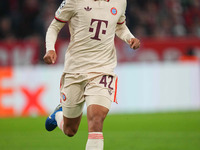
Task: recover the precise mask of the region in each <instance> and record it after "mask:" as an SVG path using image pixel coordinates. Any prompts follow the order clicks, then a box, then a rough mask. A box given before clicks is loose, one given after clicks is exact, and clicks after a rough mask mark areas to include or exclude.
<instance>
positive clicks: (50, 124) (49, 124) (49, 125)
mask: <svg viewBox="0 0 200 150" xmlns="http://www.w3.org/2000/svg"><path fill="white" fill-rule="evenodd" d="M58 111H62V106H61V104H59V105H58V106H57V107H56V109H55V110H54V112H53V113H52V114H51V115H49V117H48V118H47V119H46V122H45V128H46V130H47V131H52V130H54V129H55V128H56V127H57V122H56V113H57V112H58Z"/></svg>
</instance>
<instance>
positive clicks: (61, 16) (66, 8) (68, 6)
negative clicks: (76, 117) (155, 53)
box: [55, 0, 76, 23]
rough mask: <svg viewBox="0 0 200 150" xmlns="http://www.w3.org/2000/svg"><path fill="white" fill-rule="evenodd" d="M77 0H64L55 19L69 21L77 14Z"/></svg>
mask: <svg viewBox="0 0 200 150" xmlns="http://www.w3.org/2000/svg"><path fill="white" fill-rule="evenodd" d="M75 6H76V2H75V0H63V2H62V3H61V5H60V7H59V8H58V10H57V11H56V13H55V19H56V20H58V21H60V22H64V23H65V22H67V21H69V20H70V18H71V17H72V16H73V15H74V14H75Z"/></svg>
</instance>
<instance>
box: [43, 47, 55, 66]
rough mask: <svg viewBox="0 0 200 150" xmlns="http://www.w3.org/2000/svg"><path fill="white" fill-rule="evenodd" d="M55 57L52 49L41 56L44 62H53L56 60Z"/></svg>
mask: <svg viewBox="0 0 200 150" xmlns="http://www.w3.org/2000/svg"><path fill="white" fill-rule="evenodd" d="M56 58H57V55H56V52H55V51H54V50H49V51H47V52H46V54H45V55H44V57H43V59H44V62H45V63H47V64H54V63H55V62H56Z"/></svg>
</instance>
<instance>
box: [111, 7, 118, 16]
mask: <svg viewBox="0 0 200 150" xmlns="http://www.w3.org/2000/svg"><path fill="white" fill-rule="evenodd" d="M110 12H111V14H113V15H117V9H116V8H115V7H112V8H111V10H110Z"/></svg>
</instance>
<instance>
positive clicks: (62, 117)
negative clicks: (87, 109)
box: [55, 74, 86, 137]
mask: <svg viewBox="0 0 200 150" xmlns="http://www.w3.org/2000/svg"><path fill="white" fill-rule="evenodd" d="M84 80H85V76H82V75H80V74H63V76H62V78H61V89H60V90H61V93H60V94H61V103H62V112H58V113H56V115H55V119H56V121H57V125H58V127H59V128H60V129H61V130H62V131H63V133H64V134H66V135H67V136H69V137H72V136H74V135H75V134H76V132H77V130H78V127H79V124H80V121H81V118H82V112H83V106H84V103H85V102H84V101H85V100H84V95H83V94H84V87H85V85H86V82H85V81H84Z"/></svg>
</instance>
